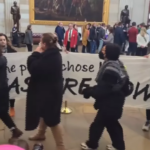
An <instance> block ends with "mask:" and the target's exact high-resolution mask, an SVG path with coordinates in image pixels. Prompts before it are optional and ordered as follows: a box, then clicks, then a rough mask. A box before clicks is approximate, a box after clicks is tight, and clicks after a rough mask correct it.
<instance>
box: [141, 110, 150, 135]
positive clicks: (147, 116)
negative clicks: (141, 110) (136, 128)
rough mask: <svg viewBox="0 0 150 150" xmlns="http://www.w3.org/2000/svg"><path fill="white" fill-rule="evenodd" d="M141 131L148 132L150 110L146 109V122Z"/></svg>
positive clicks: (149, 128)
mask: <svg viewBox="0 0 150 150" xmlns="http://www.w3.org/2000/svg"><path fill="white" fill-rule="evenodd" d="M142 130H143V131H146V132H147V131H149V130H150V109H146V122H145V124H144V125H143V127H142Z"/></svg>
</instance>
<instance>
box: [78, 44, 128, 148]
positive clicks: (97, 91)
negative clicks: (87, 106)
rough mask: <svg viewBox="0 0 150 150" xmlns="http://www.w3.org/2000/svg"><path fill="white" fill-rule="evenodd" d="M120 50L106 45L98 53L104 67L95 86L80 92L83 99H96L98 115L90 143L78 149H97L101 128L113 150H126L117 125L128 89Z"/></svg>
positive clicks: (93, 124)
mask: <svg viewBox="0 0 150 150" xmlns="http://www.w3.org/2000/svg"><path fill="white" fill-rule="evenodd" d="M119 55H120V47H119V46H118V45H116V44H108V45H106V46H105V47H103V49H102V51H101V52H100V58H101V59H104V63H103V65H102V66H101V67H100V70H99V72H98V74H97V77H96V82H97V85H95V86H94V87H88V88H86V89H84V90H83V95H84V98H86V99H88V98H89V97H93V98H94V99H95V104H94V108H95V109H96V110H98V112H97V115H96V117H95V119H94V121H93V123H92V124H91V126H90V129H89V139H88V141H87V142H86V143H82V144H81V148H82V149H84V150H87V149H97V148H98V141H99V138H100V137H101V136H102V133H103V131H104V128H107V131H108V133H109V135H110V137H111V140H112V146H111V148H110V146H109V147H108V148H110V149H113V150H125V144H124V139H123V129H122V127H121V125H120V123H119V121H118V120H119V119H120V118H121V116H122V111H123V106H124V101H125V96H127V95H126V85H127V86H128V84H127V83H128V80H129V77H128V74H127V72H126V70H125V67H124V65H123V63H122V62H121V61H120V60H119Z"/></svg>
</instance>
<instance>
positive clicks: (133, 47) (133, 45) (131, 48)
mask: <svg viewBox="0 0 150 150" xmlns="http://www.w3.org/2000/svg"><path fill="white" fill-rule="evenodd" d="M136 50H137V44H136V43H133V42H129V48H128V52H127V55H132V56H135V55H136Z"/></svg>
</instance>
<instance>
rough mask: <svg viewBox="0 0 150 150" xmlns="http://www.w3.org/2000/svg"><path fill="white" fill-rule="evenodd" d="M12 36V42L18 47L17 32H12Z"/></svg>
mask: <svg viewBox="0 0 150 150" xmlns="http://www.w3.org/2000/svg"><path fill="white" fill-rule="evenodd" d="M12 36H13V41H12V43H13V44H14V45H17V46H18V47H19V46H20V44H19V36H18V33H17V32H16V33H13V34H12Z"/></svg>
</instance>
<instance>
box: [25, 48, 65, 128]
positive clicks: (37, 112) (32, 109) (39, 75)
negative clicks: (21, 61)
mask: <svg viewBox="0 0 150 150" xmlns="http://www.w3.org/2000/svg"><path fill="white" fill-rule="evenodd" d="M27 66H28V71H29V73H30V74H31V78H30V82H29V86H28V92H27V103H26V130H34V129H35V128H36V127H37V126H38V123H39V118H40V117H43V118H44V121H45V123H46V124H47V125H48V126H50V127H52V126H55V125H57V124H59V123H60V110H61V105H62V99H63V98H62V97H63V76H62V57H61V54H60V52H59V50H58V49H57V48H52V49H48V50H46V51H45V52H43V53H38V52H34V53H33V54H32V55H31V56H29V58H28V60H27Z"/></svg>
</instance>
